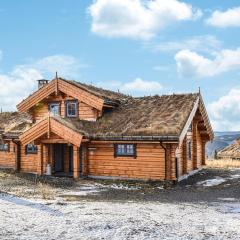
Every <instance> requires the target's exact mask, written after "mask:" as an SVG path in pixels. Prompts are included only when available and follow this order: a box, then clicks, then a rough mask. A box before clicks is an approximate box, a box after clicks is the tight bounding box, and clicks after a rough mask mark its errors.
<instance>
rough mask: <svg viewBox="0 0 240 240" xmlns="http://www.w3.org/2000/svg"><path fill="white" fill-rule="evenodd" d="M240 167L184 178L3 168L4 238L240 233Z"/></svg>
mask: <svg viewBox="0 0 240 240" xmlns="http://www.w3.org/2000/svg"><path fill="white" fill-rule="evenodd" d="M239 189H240V169H235V170H218V169H216V170H214V169H212V170H211V169H207V170H203V171H201V172H200V173H198V174H197V175H195V176H194V177H192V178H189V179H188V180H185V182H184V181H183V182H181V183H180V184H179V185H177V186H172V187H168V188H166V189H164V188H163V187H162V186H161V185H160V184H157V183H156V184H151V183H149V184H148V183H130V182H114V181H113V182H111V181H110V182H105V181H93V180H83V179H82V180H79V181H73V180H71V179H63V178H60V179H57V178H53V179H49V180H46V179H45V180H44V179H43V180H42V182H41V181H39V182H38V181H36V180H35V179H34V178H33V179H32V178H31V177H30V176H25V175H21V174H10V173H5V172H1V171H0V240H23V239H24V240H25V239H26V240H28V239H31V240H35V239H38V240H45V239H46V240H53V239H56V240H63V239H64V240H65V239H71V240H75V239H84V240H85V239H110V240H112V239H113V240H115V239H120V240H121V239H137V240H145V239H146V240H149V239H167V240H168V239H171V240H178V239H180V240H189V239H196V240H197V239H206V240H207V239H210V240H215V239H216V240H221V239H222V240H223V239H224V240H225V239H231V240H235V239H240V237H239V236H240V227H239V226H240V191H239Z"/></svg>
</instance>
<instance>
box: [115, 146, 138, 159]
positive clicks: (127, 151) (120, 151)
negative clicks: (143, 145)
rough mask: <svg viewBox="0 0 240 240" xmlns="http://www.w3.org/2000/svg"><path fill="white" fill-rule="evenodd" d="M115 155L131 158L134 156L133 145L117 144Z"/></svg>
mask: <svg viewBox="0 0 240 240" xmlns="http://www.w3.org/2000/svg"><path fill="white" fill-rule="evenodd" d="M117 155H119V156H133V155H134V145H133V144H117Z"/></svg>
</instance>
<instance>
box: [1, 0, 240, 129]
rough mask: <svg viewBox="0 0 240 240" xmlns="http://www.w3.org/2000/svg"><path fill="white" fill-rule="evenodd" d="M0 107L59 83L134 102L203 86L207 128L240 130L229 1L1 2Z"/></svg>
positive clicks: (237, 35)
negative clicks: (46, 82) (43, 81)
mask: <svg viewBox="0 0 240 240" xmlns="http://www.w3.org/2000/svg"><path fill="white" fill-rule="evenodd" d="M0 31H1V34H0V106H1V107H2V108H3V110H5V111H7V110H14V107H15V105H16V103H17V102H19V101H21V99H22V98H24V97H26V96H27V95H28V94H29V93H31V92H32V91H33V90H34V89H36V81H35V80H36V79H39V78H47V79H52V78H53V77H54V72H55V71H58V74H59V76H61V77H65V78H70V79H75V80H78V81H82V82H87V83H92V84H95V85H98V86H101V87H104V88H109V89H112V90H118V89H119V90H120V91H123V92H125V93H128V94H132V95H135V96H141V95H150V94H151V95H153V94H170V93H173V92H174V93H182V92H196V91H198V87H201V93H202V95H203V97H204V100H205V104H206V107H207V109H208V112H209V115H210V118H211V121H212V124H213V126H214V129H215V130H221V131H225V130H240V118H239V116H240V84H239V79H240V46H239V40H240V3H239V1H237V0H221V1H219V0H211V1H200V0H198V1H197V0H195V1H194V0H185V1H177V0H152V1H147V0H121V1H120V0H97V1H90V0H84V1H83V0H82V1H80V0H71V1H69V0H51V1H47V0H41V1H34V0H28V1H27V0H21V1H17V0H10V1H9V0H8V1H7V0H2V1H0Z"/></svg>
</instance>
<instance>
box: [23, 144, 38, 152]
mask: <svg viewBox="0 0 240 240" xmlns="http://www.w3.org/2000/svg"><path fill="white" fill-rule="evenodd" d="M37 152H38V149H37V146H36V145H34V144H27V145H26V147H25V153H26V154H37Z"/></svg>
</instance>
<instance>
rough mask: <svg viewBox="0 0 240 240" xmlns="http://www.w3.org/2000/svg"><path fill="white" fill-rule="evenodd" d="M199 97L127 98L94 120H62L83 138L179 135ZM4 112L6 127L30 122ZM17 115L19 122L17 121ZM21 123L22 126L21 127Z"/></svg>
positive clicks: (26, 116) (195, 95) (174, 95)
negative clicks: (82, 135)
mask: <svg viewBox="0 0 240 240" xmlns="http://www.w3.org/2000/svg"><path fill="white" fill-rule="evenodd" d="M198 97H199V94H197V93H195V94H173V95H163V96H149V97H139V98H133V97H127V98H125V99H124V101H122V102H121V104H120V105H119V106H118V107H116V108H114V109H112V110H111V111H108V112H105V113H103V116H102V117H100V118H99V119H98V120H97V121H96V122H88V121H83V120H72V119H65V120H64V121H63V123H65V124H66V125H67V126H68V125H69V124H70V125H71V126H74V127H75V128H76V129H78V131H80V132H82V133H84V135H85V136H86V137H98V136H99V137H114V136H123V135H124V136H179V135H180V134H181V132H182V129H183V127H184V126H185V124H186V122H187V119H188V117H189V115H190V113H191V111H192V109H193V106H194V104H195V103H196V101H197V99H198ZM4 114H5V117H4ZM4 114H3V115H2V116H0V124H1V119H4V121H3V122H5V129H6V128H8V129H10V128H9V127H7V125H11V123H19V125H17V124H15V127H14V128H15V129H18V131H19V132H21V129H22V131H23V130H24V129H26V128H25V125H24V123H26V125H27V124H28V125H29V116H28V115H27V114H25V115H24V114H20V113H11V114H10V113H4ZM18 117H19V118H20V120H21V121H16V118H18ZM24 119H25V121H23V120H24ZM20 125H24V126H23V127H22V128H20ZM18 126H19V127H18ZM0 128H1V127H0ZM14 128H13V129H14Z"/></svg>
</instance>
